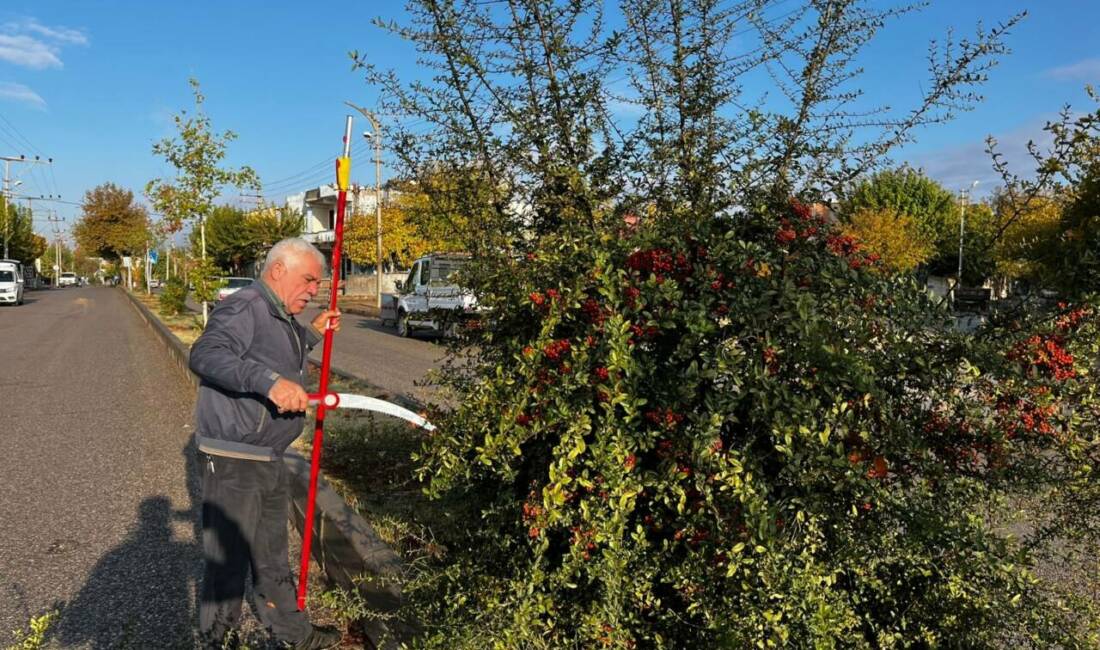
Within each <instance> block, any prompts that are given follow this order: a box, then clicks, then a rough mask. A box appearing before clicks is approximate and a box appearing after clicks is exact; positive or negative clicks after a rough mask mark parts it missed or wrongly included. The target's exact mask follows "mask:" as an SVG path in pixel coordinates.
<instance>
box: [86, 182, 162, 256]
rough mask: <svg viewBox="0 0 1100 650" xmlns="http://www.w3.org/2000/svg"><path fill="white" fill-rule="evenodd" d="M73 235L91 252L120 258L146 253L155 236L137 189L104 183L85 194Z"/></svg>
mask: <svg viewBox="0 0 1100 650" xmlns="http://www.w3.org/2000/svg"><path fill="white" fill-rule="evenodd" d="M73 235H74V236H75V237H76V241H77V245H78V246H80V248H81V249H83V250H84V251H86V252H87V253H88V254H90V255H95V256H97V257H103V258H106V259H111V260H119V259H121V258H122V257H123V256H128V255H135V254H137V253H139V252H141V253H144V250H145V246H146V244H147V243H148V242H149V240H150V237H151V226H150V223H149V215H148V213H147V212H146V211H145V208H144V207H143V206H141V205H138V204H136V203H134V193H133V192H131V191H130V190H126V189H123V188H121V187H119V186H117V185H115V184H114V183H104V184H102V185H99V186H96V187H95V188H93V189H90V190H88V191H87V192H85V193H84V201H83V203H82V206H81V217H80V221H78V222H77V223H76V226H75V228H74V229H73Z"/></svg>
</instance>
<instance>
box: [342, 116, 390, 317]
mask: <svg viewBox="0 0 1100 650" xmlns="http://www.w3.org/2000/svg"><path fill="white" fill-rule="evenodd" d="M344 103H345V104H347V105H348V106H351V107H352V108H354V109H355V110H357V111H359V112H360V113H362V114H363V117H365V118H367V120H368V121H370V126H371V128H372V129H374V133H364V134H363V137H365V138H369V139H373V140H374V227H375V231H376V232H377V234H378V241H377V249H376V251H375V252H376V254H377V255H378V258H377V259H378V264H377V266H376V267H375V271H374V273H375V276H374V277H375V280H376V282H377V284H376V289H375V293H376V294H377V295H376V304H375V306H376V307H378V313H379V315H381V313H382V126H381V125H380V124H379V123H378V120H377V119H375V117H374V114H373V113H371V112H370V111H368V110H367V109H365V108H361V107H359V106H356V105H355V104H352V103H351V102H344Z"/></svg>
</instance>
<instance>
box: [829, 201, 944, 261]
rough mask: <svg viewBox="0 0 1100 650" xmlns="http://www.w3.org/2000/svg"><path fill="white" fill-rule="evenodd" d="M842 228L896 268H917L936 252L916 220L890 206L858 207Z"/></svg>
mask: <svg viewBox="0 0 1100 650" xmlns="http://www.w3.org/2000/svg"><path fill="white" fill-rule="evenodd" d="M842 230H843V231H844V232H845V233H847V234H849V235H851V236H853V237H855V238H856V239H858V240H859V241H860V242H862V244H863V246H864V248H865V249H867V250H868V251H870V252H872V253H875V254H877V255H878V256H879V257H881V259H882V263H883V265H884V266H885V267H886V268H889V269H890V270H891V271H894V272H909V271H914V270H916V268H917V267H918V266H920V265H921V264H923V263H924V262H925V261H927V260H928V258H929V257H930V256H931V255H932V252H933V250H934V249H933V246H932V243H931V242H929V241H928V240H926V239H924V238H923V237H921V233H920V230H919V228H918V226H917V224H916V221H915V220H914V219H913V218H912V217H910V216H909V215H907V214H899V213H897V212H893V211H891V210H889V209H881V208H880V209H869V208H864V209H860V210H857V211H856V212H854V213H852V214H851V215H849V216H848V220H847V223H845V224H844V226H843V228H842Z"/></svg>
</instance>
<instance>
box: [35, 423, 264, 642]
mask: <svg viewBox="0 0 1100 650" xmlns="http://www.w3.org/2000/svg"><path fill="white" fill-rule="evenodd" d="M182 452H183V453H182V457H183V458H182V460H183V463H184V467H185V470H186V471H185V474H186V481H187V493H188V497H189V501H190V503H189V507H188V508H187V509H184V510H173V509H172V505H171V502H170V500H169V498H168V497H167V496H164V495H157V496H153V497H149V498H147V499H145V500H144V501H142V502H141V504H140V505H139V506H138V521H137V525H136V526H135V527H134V528H133V530H132V531H131V532H130V534H129V535H128V536H127V537H126V539H125V540H124V541H123V542H122V543H121V544H120V545H118V546H117V547H115V548H114V549H112V550H111V551H110V552H108V553H107V554H106V555H104V556H103V557H102V558H100V560H99V562H97V563H96V565H95V567H94V568H93V569H92V572H91V576H90V577H89V578H88V581H87V582H86V583H85V584H84V586H83V587H81V589H80V592H79V593H78V594H77V595H76V597H74V598H73V599H72V600H70V601H68V602H67V603H59V604H58V606H59V609H60V614H61V615H60V617H59V620H58V622H57V624H56V625H55V626H54V627H53V628H51V629H50V630H49V632H48V638H49V639H50V640H51V641H53V642H56V643H57V644H59V645H60V646H62V647H71V646H82V647H87V648H93V649H95V650H100V649H102V650H107V649H110V650H147V649H150V648H157V649H158V650H160V649H164V650H170V649H174V648H180V649H183V648H188V649H190V648H194V647H195V645H196V643H200V644H203V643H207V641H206V640H202V639H198V638H197V637H198V635H197V634H196V633H195V630H196V629H197V627H198V610H199V599H200V598H201V597H202V570H203V565H202V520H201V512H202V466H201V462H202V460H201V458H200V454H199V452H198V450H197V448H196V446H195V443H194V439H193V438H189V439H188V442H187V444H186V445H185V446H184V448H183V450H182ZM174 522H182V523H185V524H190V527H191V535H190V536H189V537H190V539H181V538H183V537H188V536H186V535H181V534H179V526H178V525H177V526H176V534H173V523H174ZM223 534H225V535H229V536H230V537H232V538H233V539H227V540H224V541H225V543H228V544H244V543H245V542H244V541H243V540H244V537H243V535H242V534H241V532H240V531H238V530H236V529H235V528H234V527H231V529H228V530H224V531H223ZM249 582H250V581H249ZM243 596H244V604H245V607H249V608H250V607H252V603H251V602H250V601H251V598H250V596H251V588H250V584H249V586H248V587H246V593H245V594H243ZM252 628H253V629H250V630H248V631H246V632H244V633H243V640H245V641H246V642H247V643H248V645H249V647H252V648H265V647H272V644H274V643H275V642H274V641H273V640H272V639H271V638H269V636H268V635H267V634H266V633H265V631H264V630H263V629H262V628H259V629H256V626H254V625H253V626H252Z"/></svg>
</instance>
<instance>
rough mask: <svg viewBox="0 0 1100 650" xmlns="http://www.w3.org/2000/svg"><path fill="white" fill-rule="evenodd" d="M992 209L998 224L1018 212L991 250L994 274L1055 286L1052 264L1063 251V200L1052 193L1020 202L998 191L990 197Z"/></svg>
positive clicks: (1012, 196) (1054, 270)
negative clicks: (993, 259)
mask: <svg viewBox="0 0 1100 650" xmlns="http://www.w3.org/2000/svg"><path fill="white" fill-rule="evenodd" d="M992 206H993V210H994V212H995V213H996V214H997V219H998V221H1004V220H1005V217H1006V215H1009V214H1012V213H1014V212H1018V213H1019V218H1018V219H1017V220H1016V221H1015V222H1014V223H1013V224H1012V225H1011V226H1010V227H1009V228H1007V229H1005V232H1004V236H1002V237H1001V238H1000V240H999V241H998V243H997V245H996V246H995V247H994V257H995V258H996V265H997V273H999V274H1000V275H1003V276H1004V277H1006V278H1010V279H1013V280H1029V281H1031V282H1033V283H1036V284H1042V283H1050V286H1055V285H1056V284H1057V283H1056V282H1054V281H1053V280H1054V278H1055V275H1056V269H1057V266H1058V265H1057V264H1056V263H1055V261H1056V260H1057V259H1058V258H1060V257H1061V256H1062V254H1063V253H1064V250H1065V249H1064V248H1063V246H1062V245H1061V239H1062V234H1063V232H1062V223H1061V219H1062V212H1063V210H1064V199H1063V198H1061V197H1059V196H1058V195H1056V194H1053V193H1052V194H1048V195H1042V196H1035V197H1032V198H1030V199H1029V200H1027V201H1024V200H1023V199H1021V198H1019V197H1017V196H1014V195H1012V194H1010V193H1009V192H1006V191H1000V192H997V193H996V194H995V195H994V196H993V200H992Z"/></svg>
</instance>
